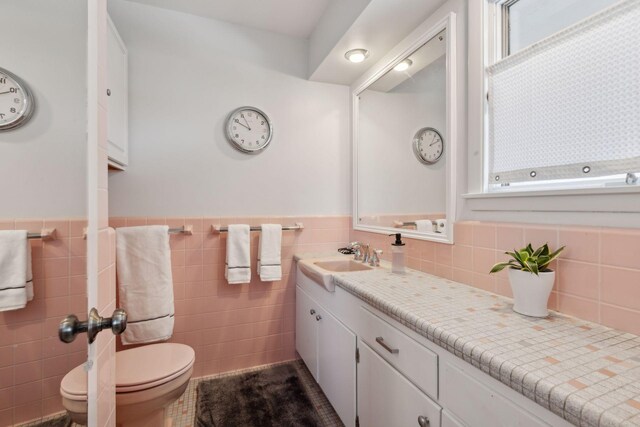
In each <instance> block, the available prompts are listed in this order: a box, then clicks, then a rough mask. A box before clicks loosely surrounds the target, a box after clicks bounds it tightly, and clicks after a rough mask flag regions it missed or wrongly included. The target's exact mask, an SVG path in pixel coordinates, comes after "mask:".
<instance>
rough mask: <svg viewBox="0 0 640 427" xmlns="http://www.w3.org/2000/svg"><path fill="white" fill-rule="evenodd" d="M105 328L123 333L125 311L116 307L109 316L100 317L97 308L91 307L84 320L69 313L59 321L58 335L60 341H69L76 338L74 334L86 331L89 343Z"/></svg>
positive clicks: (125, 317) (125, 321) (116, 333)
mask: <svg viewBox="0 0 640 427" xmlns="http://www.w3.org/2000/svg"><path fill="white" fill-rule="evenodd" d="M107 328H110V329H111V331H112V332H113V334H114V335H120V334H121V333H123V332H124V330H125V329H127V312H126V311H124V310H123V309H121V308H118V309H116V310H115V311H114V312H113V314H112V315H111V317H107V318H104V317H100V314H99V313H98V310H96V309H95V308H92V309H91V311H90V312H89V319H87V321H86V322H81V321H79V320H78V316H76V315H75V314H70V315H69V316H67V317H65V318H64V320H62V322H60V326H59V327H58V337H59V338H60V341H62V342H66V343H70V342H73V340H75V339H76V335H78V334H79V333H82V332H86V333H87V341H89V344H91V343H92V342H94V341H95V340H96V336H97V335H98V332H100V331H102V330H103V329H107Z"/></svg>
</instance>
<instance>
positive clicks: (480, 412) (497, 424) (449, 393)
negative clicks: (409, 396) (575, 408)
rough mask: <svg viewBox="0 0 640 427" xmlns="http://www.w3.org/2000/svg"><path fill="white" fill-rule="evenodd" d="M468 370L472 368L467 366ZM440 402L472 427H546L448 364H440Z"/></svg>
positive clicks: (537, 419)
mask: <svg viewBox="0 0 640 427" xmlns="http://www.w3.org/2000/svg"><path fill="white" fill-rule="evenodd" d="M465 368H466V369H468V370H472V369H475V368H474V367H473V366H471V365H469V366H466V367H465ZM440 378H441V379H442V380H441V382H440V402H441V403H442V405H443V406H444V407H445V408H447V410H449V411H451V412H452V413H453V414H455V415H456V417H457V418H459V419H460V420H462V421H463V422H464V423H466V424H468V425H471V426H474V427H476V426H477V427H546V426H548V424H547V423H546V422H544V421H542V420H541V419H539V418H537V417H535V416H534V415H532V414H531V413H529V412H528V411H527V410H525V409H524V408H521V407H520V406H518V405H516V404H515V403H514V402H512V401H511V400H509V399H507V398H506V397H504V396H502V395H501V394H499V393H497V392H495V391H494V390H492V389H490V388H488V387H486V386H485V385H484V384H482V383H480V382H478V381H476V380H475V379H474V378H472V377H471V376H469V375H467V374H466V373H465V372H463V371H462V370H461V369H458V368H456V367H454V366H452V365H451V364H449V363H442V364H440Z"/></svg>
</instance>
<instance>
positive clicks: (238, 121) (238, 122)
mask: <svg viewBox="0 0 640 427" xmlns="http://www.w3.org/2000/svg"><path fill="white" fill-rule="evenodd" d="M236 123H237V124H239V125H240V126H242V127H245V128H247V129H249V130H251V128H250V127H248V126H245V125H243V124H242V123H240V120H238V119H236Z"/></svg>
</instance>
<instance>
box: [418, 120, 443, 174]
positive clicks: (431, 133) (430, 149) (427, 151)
mask: <svg viewBox="0 0 640 427" xmlns="http://www.w3.org/2000/svg"><path fill="white" fill-rule="evenodd" d="M413 152H414V153H415V155H416V157H417V158H418V160H420V161H421V162H422V163H424V164H426V165H432V164H434V163H437V162H438V160H440V158H441V157H442V154H443V153H444V140H443V139H442V135H440V132H438V131H437V130H435V129H434V128H430V127H425V128H422V129H420V130H419V131H418V132H416V134H415V136H414V137H413Z"/></svg>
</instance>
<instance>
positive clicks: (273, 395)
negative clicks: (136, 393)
mask: <svg viewBox="0 0 640 427" xmlns="http://www.w3.org/2000/svg"><path fill="white" fill-rule="evenodd" d="M195 421H196V426H197V427H244V426H247V427H249V426H251V427H289V426H291V427H293V426H295V427H298V426H300V427H319V426H321V425H322V424H321V422H320V417H319V415H318V413H317V412H316V410H315V408H314V406H313V404H312V403H311V400H310V399H309V396H307V394H306V392H305V389H304V387H303V385H302V383H301V381H300V378H299V377H298V372H297V370H296V367H295V362H294V363H286V364H282V365H277V366H274V367H271V368H267V369H264V370H261V371H254V372H248V373H245V374H240V375H234V376H229V377H224V378H217V379H213V380H205V381H202V382H200V384H198V397H197V401H196V420H195Z"/></svg>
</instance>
